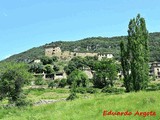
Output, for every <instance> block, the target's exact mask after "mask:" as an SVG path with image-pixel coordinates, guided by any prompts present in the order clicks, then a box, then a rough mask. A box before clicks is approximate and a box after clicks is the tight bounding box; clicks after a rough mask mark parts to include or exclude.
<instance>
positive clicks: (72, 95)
mask: <svg viewBox="0 0 160 120" xmlns="http://www.w3.org/2000/svg"><path fill="white" fill-rule="evenodd" d="M76 98H78V96H77V95H76V93H75V92H71V94H70V95H69V97H68V98H67V100H74V99H76Z"/></svg>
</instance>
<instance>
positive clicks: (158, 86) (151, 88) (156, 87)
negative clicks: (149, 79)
mask: <svg viewBox="0 0 160 120" xmlns="http://www.w3.org/2000/svg"><path fill="white" fill-rule="evenodd" d="M159 89H160V84H155V83H151V84H149V85H148V87H147V88H146V91H156V90H159Z"/></svg>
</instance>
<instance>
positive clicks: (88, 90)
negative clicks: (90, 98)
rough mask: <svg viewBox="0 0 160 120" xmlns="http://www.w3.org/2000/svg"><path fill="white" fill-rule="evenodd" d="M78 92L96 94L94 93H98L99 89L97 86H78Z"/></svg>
mask: <svg viewBox="0 0 160 120" xmlns="http://www.w3.org/2000/svg"><path fill="white" fill-rule="evenodd" d="M76 92H77V93H81V94H84V93H91V94H94V93H97V89H95V88H85V87H78V88H76Z"/></svg>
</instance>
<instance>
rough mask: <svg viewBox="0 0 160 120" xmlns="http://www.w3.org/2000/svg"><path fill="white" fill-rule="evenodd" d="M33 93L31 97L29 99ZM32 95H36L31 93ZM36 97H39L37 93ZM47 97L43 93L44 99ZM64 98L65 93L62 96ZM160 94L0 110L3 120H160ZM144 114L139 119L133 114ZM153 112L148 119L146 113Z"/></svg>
mask: <svg viewBox="0 0 160 120" xmlns="http://www.w3.org/2000/svg"><path fill="white" fill-rule="evenodd" d="M32 94H33V93H30V95H32ZM34 94H35V92H34ZM37 94H38V93H37ZM46 94H47V93H45V95H46ZM53 94H54V93H53ZM64 94H65V93H64ZM159 95H160V92H159V91H153V92H144V91H141V92H138V93H134V92H133V93H126V94H119V95H106V94H103V93H98V94H94V95H91V94H84V95H83V96H81V97H80V98H79V99H76V100H74V101H67V102H66V101H61V102H57V103H52V104H48V105H40V106H33V107H27V108H21V109H19V108H10V109H3V108H0V119H3V120H85V119H87V120H144V119H146V120H158V119H159V118H160V114H159V113H160V109H159V106H160V99H159V97H158V96H159ZM104 110H107V111H110V110H112V111H113V112H125V111H129V112H132V114H131V115H128V116H124V115H122V116H116V115H115V116H113V115H106V116H103V111H104ZM137 111H138V112H143V114H141V115H136V116H134V114H135V113H136V112H137ZM151 111H152V112H155V113H156V115H155V116H147V115H146V114H145V112H151Z"/></svg>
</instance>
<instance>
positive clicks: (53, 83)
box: [48, 81, 57, 88]
mask: <svg viewBox="0 0 160 120" xmlns="http://www.w3.org/2000/svg"><path fill="white" fill-rule="evenodd" d="M56 86H57V84H56V83H55V82H54V81H51V82H49V83H48V88H53V87H56Z"/></svg>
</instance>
